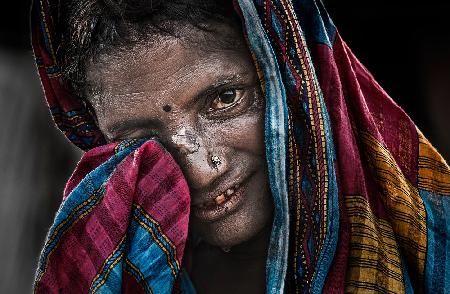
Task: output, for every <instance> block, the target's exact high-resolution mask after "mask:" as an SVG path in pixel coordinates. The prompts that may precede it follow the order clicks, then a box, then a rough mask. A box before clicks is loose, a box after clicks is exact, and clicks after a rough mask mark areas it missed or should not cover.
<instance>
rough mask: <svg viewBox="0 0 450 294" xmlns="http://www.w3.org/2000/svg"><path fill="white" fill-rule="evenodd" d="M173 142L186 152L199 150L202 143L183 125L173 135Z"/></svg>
mask: <svg viewBox="0 0 450 294" xmlns="http://www.w3.org/2000/svg"><path fill="white" fill-rule="evenodd" d="M172 142H173V143H174V144H175V146H176V147H177V148H178V149H179V150H180V151H181V152H184V153H194V152H197V151H198V149H199V147H200V144H199V143H198V142H197V138H196V136H195V135H194V134H192V133H189V132H186V128H185V127H181V128H180V129H179V130H178V131H177V132H176V134H175V135H172Z"/></svg>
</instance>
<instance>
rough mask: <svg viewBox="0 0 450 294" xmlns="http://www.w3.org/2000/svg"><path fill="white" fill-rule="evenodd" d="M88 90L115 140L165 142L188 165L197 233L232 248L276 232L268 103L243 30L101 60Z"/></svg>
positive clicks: (190, 31)
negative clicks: (268, 156)
mask: <svg viewBox="0 0 450 294" xmlns="http://www.w3.org/2000/svg"><path fill="white" fill-rule="evenodd" d="M88 82H89V84H90V85H91V87H92V91H90V92H91V94H90V97H89V100H90V101H91V103H92V105H93V107H94V109H95V112H96V115H97V119H98V124H99V126H100V129H101V130H102V132H103V133H104V134H105V136H106V137H107V138H108V140H110V141H116V140H121V139H126V138H136V137H143V136H156V137H158V138H159V140H160V141H161V142H162V144H163V145H164V146H165V147H166V148H167V149H168V150H169V152H170V153H171V154H172V155H173V156H174V158H175V160H176V161H177V162H178V163H179V165H180V167H181V169H182V170H183V173H184V175H185V177H186V179H187V181H188V184H189V187H190V192H191V218H190V229H191V230H192V231H193V232H195V233H197V234H198V235H199V236H201V237H202V238H203V239H204V240H206V241H207V242H208V243H210V244H212V245H217V246H221V247H230V246H233V245H236V244H239V243H242V242H244V241H247V240H249V239H251V237H253V236H255V235H256V234H257V233H258V232H260V231H261V230H262V229H263V228H264V227H265V226H267V225H271V220H272V210H273V208H272V200H271V196H270V191H269V188H268V179H267V168H266V164H265V147H264V136H263V134H264V131H263V127H264V99H263V95H262V93H261V88H260V84H259V81H258V76H257V74H256V70H255V66H254V64H253V62H252V60H251V56H250V54H249V52H248V49H247V48H246V46H245V42H244V40H243V37H242V36H241V34H240V33H239V32H238V30H235V29H231V28H230V27H228V26H220V25H217V26H216V29H215V32H214V33H212V32H208V33H206V32H203V31H201V30H199V29H196V28H192V27H184V28H183V30H182V31H181V33H180V34H179V36H178V37H177V38H175V37H168V36H164V37H163V36H160V37H158V36H154V37H152V41H151V42H147V43H144V42H141V43H140V44H138V45H135V46H133V47H132V48H127V49H126V50H125V49H123V50H120V51H119V50H117V52H115V54H110V55H108V56H102V57H101V58H100V60H99V61H98V62H96V63H95V64H91V65H90V66H89V67H88Z"/></svg>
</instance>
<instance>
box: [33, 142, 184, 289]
mask: <svg viewBox="0 0 450 294" xmlns="http://www.w3.org/2000/svg"><path fill="white" fill-rule="evenodd" d="M189 207H190V199H189V188H188V186H187V183H186V181H185V180H184V177H183V175H182V173H181V170H180V169H179V167H178V165H177V164H176V163H175V161H174V160H173V159H172V157H171V156H170V155H169V154H168V153H167V151H165V150H164V149H163V148H162V146H161V145H160V144H159V143H157V142H156V141H151V140H150V141H146V140H145V139H141V140H131V141H124V142H122V143H120V144H117V143H116V144H109V145H105V146H101V147H97V148H94V149H92V150H90V151H89V152H87V153H85V155H84V156H83V158H82V159H81V161H80V163H79V164H78V167H77V169H76V170H75V172H74V174H73V175H72V177H71V179H70V180H69V182H68V184H67V187H66V191H65V197H64V201H63V203H62V204H61V207H60V208H59V210H58V212H57V214H56V217H55V220H54V223H53V225H52V227H51V228H50V231H49V233H48V236H47V240H46V242H45V245H44V248H43V249H42V253H41V257H40V260H39V266H38V269H37V272H36V281H35V292H37V293H88V292H89V293H120V292H121V291H124V292H128V293H170V292H171V291H172V289H173V288H174V284H175V282H176V281H178V280H179V275H180V270H181V262H182V258H183V253H184V247H185V243H186V239H187V230H188V220H189Z"/></svg>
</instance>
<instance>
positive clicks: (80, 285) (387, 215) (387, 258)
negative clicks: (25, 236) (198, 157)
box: [32, 0, 450, 293]
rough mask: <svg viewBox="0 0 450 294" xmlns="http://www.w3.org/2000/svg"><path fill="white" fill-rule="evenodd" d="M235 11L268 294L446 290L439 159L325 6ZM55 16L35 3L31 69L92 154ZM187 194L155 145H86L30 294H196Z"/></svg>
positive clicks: (258, 1) (446, 237)
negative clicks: (256, 151) (245, 70)
mask: <svg viewBox="0 0 450 294" xmlns="http://www.w3.org/2000/svg"><path fill="white" fill-rule="evenodd" d="M234 4H235V8H236V12H237V13H238V14H239V15H240V17H241V19H242V24H243V33H244V35H245V36H246V38H247V41H248V46H249V49H250V51H251V52H252V55H253V57H254V62H255V66H256V68H257V70H258V73H259V74H260V77H261V84H262V86H263V91H264V93H265V97H266V118H265V120H266V121H265V124H266V128H265V142H266V150H267V152H266V154H267V163H268V167H269V179H270V187H271V191H272V195H273V199H274V204H275V212H274V221H273V229H272V236H271V240H270V246H269V254H268V260H267V270H266V273H267V275H266V279H267V283H266V285H267V293H322V292H323V293H344V292H346V293H415V292H417V293H445V292H446V291H447V292H448V291H449V290H448V289H450V220H449V215H450V202H449V199H450V197H449V196H450V168H449V166H448V165H447V163H446V162H445V160H444V159H443V158H442V157H441V156H440V155H439V154H438V152H437V151H436V150H435V149H434V148H433V147H432V145H431V144H430V143H429V142H428V141H427V139H426V138H425V137H424V135H423V134H422V133H421V132H420V131H419V130H418V129H417V128H416V126H415V125H414V123H413V122H412V121H411V119H410V118H409V117H408V116H407V115H406V114H405V113H404V112H403V110H402V109H401V108H400V107H399V106H397V104H396V103H395V102H394V101H393V100H392V99H391V98H390V97H389V96H388V94H387V93H386V92H385V91H384V90H383V89H382V88H381V86H380V85H379V84H378V83H377V82H376V81H375V80H374V78H373V77H372V75H371V74H370V73H369V72H368V71H367V69H366V68H365V67H364V66H363V65H362V64H361V63H360V62H359V61H358V59H357V58H356V57H355V56H354V55H353V53H352V52H351V50H350V49H349V48H348V46H347V45H346V43H345V42H344V41H343V40H342V39H341V37H340V35H339V32H338V31H337V29H336V27H335V26H334V24H333V22H332V21H331V19H330V18H329V16H328V14H327V12H326V11H325V9H324V7H323V5H322V3H321V2H319V1H318V0H317V1H316V0H295V1H294V0H264V1H263V0H234ZM58 7H59V6H58V1H54V0H35V1H34V3H33V13H32V29H33V48H34V53H35V57H36V63H37V65H38V70H39V74H40V77H41V80H42V84H43V87H44V90H45V93H46V98H47V101H48V104H49V106H50V109H51V113H52V115H53V117H54V120H55V122H56V124H57V126H58V127H59V128H60V129H61V130H62V131H63V132H64V134H65V135H66V136H67V137H68V138H69V139H70V140H71V141H72V142H73V143H75V144H76V145H77V146H79V147H81V148H83V149H85V150H90V149H92V148H94V147H96V146H101V145H103V144H104V138H103V135H102V134H101V133H100V132H99V130H98V127H97V126H96V125H95V123H94V120H93V118H92V116H91V115H90V112H89V110H88V109H87V107H86V105H85V104H84V103H83V102H82V101H81V100H79V99H77V98H76V97H74V96H73V95H72V94H71V93H70V92H68V91H67V87H65V85H64V84H63V83H62V82H61V75H60V71H59V65H58V63H57V60H56V58H55V54H54V52H55V48H58V45H59V42H61V38H60V36H59V35H58V32H57V31H56V30H55V28H57V24H56V23H54V21H56V20H57V15H58V9H59V8H58ZM144 159H145V160H144ZM166 165H168V166H170V168H169V169H166V167H165V166H166ZM187 191H188V188H187V184H186V183H185V181H184V179H183V178H182V176H181V173H180V172H179V171H178V168H177V167H176V164H175V163H174V161H173V159H172V158H171V157H170V156H169V155H168V154H167V153H166V152H165V151H164V150H163V149H162V148H161V146H160V145H158V144H157V143H155V142H154V141H145V140H139V141H130V142H124V143H122V144H119V145H107V146H103V147H97V148H94V149H92V150H90V151H89V152H87V153H86V155H85V157H84V158H83V159H82V161H81V162H80V164H79V166H78V168H77V170H76V171H75V173H74V176H73V177H72V178H71V180H70V181H69V183H68V184H67V188H66V192H65V200H64V202H63V204H62V206H61V208H60V210H59V211H58V214H57V216H56V218H55V222H54V224H53V226H52V228H51V229H50V232H49V235H48V238H47V241H46V244H45V246H44V248H43V251H42V255H41V258H40V262H39V267H38V270H37V275H36V285H35V289H36V292H38V293H55V292H61V291H62V292H68V293H69V292H74V293H84V292H90V291H92V292H96V291H97V292H108V293H112V292H120V291H122V292H127V293H135V292H144V293H150V292H153V293H170V292H176V291H178V290H181V291H184V292H186V293H190V292H193V291H194V290H193V289H192V285H191V284H190V283H189V279H188V278H187V274H186V272H184V271H183V270H182V267H183V266H182V265H183V261H182V257H183V251H184V245H185V240H186V232H187V226H188V223H187V221H188V215H189V195H188V192H187ZM164 195H165V196H164ZM167 195H170V197H167ZM162 196H164V197H162ZM175 200H177V201H175Z"/></svg>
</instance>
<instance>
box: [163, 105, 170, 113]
mask: <svg viewBox="0 0 450 294" xmlns="http://www.w3.org/2000/svg"><path fill="white" fill-rule="evenodd" d="M163 110H164V111H165V112H170V111H171V110H172V106H170V105H169V104H166V105H164V106H163Z"/></svg>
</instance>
